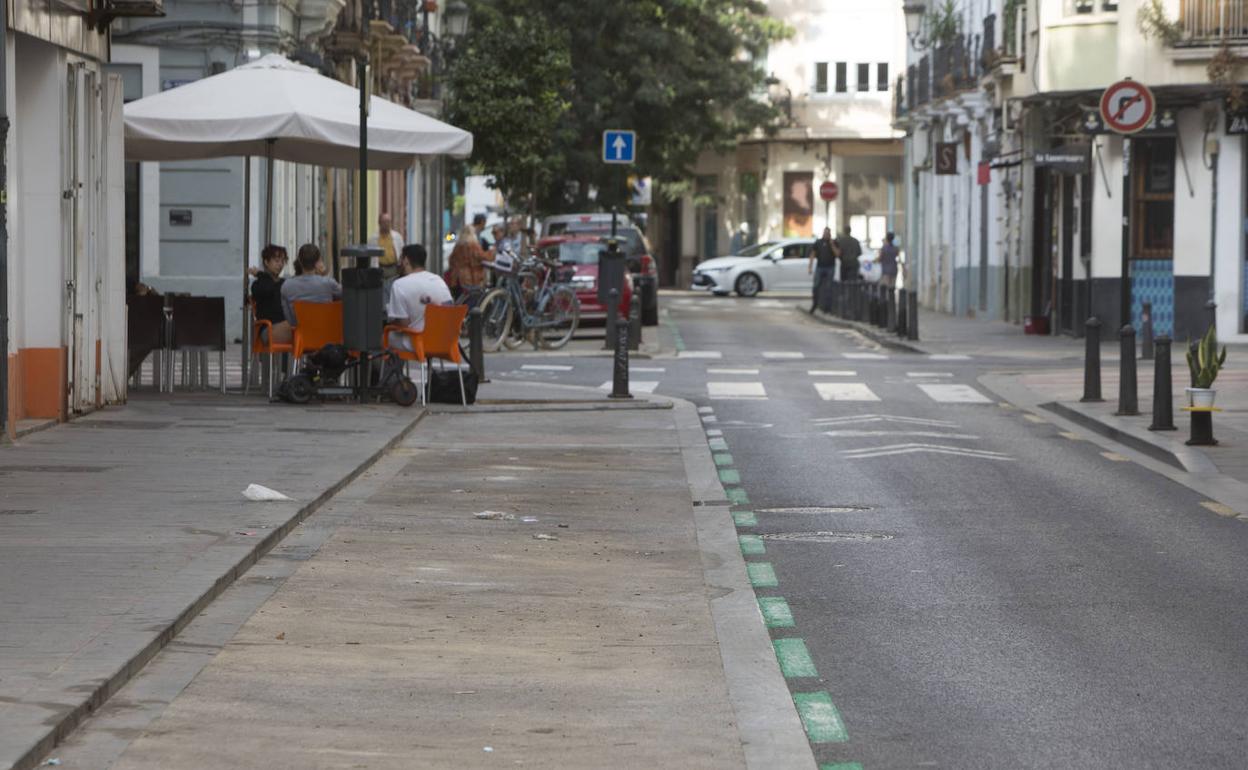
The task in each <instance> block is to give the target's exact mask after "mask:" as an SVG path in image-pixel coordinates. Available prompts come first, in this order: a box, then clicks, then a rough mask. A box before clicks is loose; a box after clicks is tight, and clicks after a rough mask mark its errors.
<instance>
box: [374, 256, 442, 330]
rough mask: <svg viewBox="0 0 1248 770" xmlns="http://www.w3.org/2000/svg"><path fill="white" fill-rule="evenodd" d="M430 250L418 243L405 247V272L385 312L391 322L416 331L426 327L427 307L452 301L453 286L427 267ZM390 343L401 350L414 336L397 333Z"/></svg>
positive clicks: (398, 280)
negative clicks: (450, 286) (451, 287)
mask: <svg viewBox="0 0 1248 770" xmlns="http://www.w3.org/2000/svg"><path fill="white" fill-rule="evenodd" d="M428 261H429V254H428V252H426V251H425V247H424V246H421V245H420V244H419V243H409V244H408V245H406V246H404V247H403V251H402V258H401V259H400V261H399V270H400V271H402V273H403V275H402V276H401V277H400V278H398V279H396V280H395V282H394V286H393V287H392V289H391V292H390V304H389V305H388V306H387V307H386V315H387V316H388V317H389V318H390V323H392V324H396V325H398V326H405V327H407V328H408V329H412V330H413V331H418V332H422V331H424V330H425V307H426V306H428V305H450V304H452V303H453V302H454V300H453V299H451V290H450V289H449V288H448V287H447V285H446V281H444V280H442V276H440V275H438V274H437V273H431V272H429V271H428V270H426V269H425V264H426V263H427V262H428ZM390 346H391V347H394V348H398V349H400V350H409V351H410V350H411V349H412V338H411V337H410V336H408V335H406V334H394V335H393V336H392V337H391V339H390Z"/></svg>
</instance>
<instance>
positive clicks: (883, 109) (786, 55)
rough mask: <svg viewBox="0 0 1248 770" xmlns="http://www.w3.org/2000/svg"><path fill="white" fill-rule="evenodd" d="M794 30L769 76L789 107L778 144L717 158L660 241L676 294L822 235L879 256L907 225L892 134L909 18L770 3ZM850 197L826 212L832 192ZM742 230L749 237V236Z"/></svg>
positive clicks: (842, 2) (845, 3) (864, 1)
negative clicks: (851, 237) (712, 274)
mask: <svg viewBox="0 0 1248 770" xmlns="http://www.w3.org/2000/svg"><path fill="white" fill-rule="evenodd" d="M767 5H768V10H769V12H770V14H771V15H772V16H774V17H775V18H777V19H780V20H781V21H784V22H786V23H788V24H789V25H790V26H792V27H793V28H794V30H795V34H794V36H793V37H791V38H789V39H788V40H784V41H781V42H778V43H775V44H773V45H772V47H771V50H770V51H769V52H768V56H767V61H766V62H765V64H764V65H763V66H765V67H766V71H767V73H768V75H769V76H770V78H771V79H772V83H771V85H770V88H769V93H768V94H767V98H771V99H772V100H773V102H775V103H776V104H778V105H782V106H783V108H784V112H785V118H784V120H783V124H782V125H781V126H779V127H778V128H777V129H776V130H775V131H774V133H771V134H768V133H766V132H761V131H760V132H758V133H757V134H756V135H754V136H750V137H744V138H742V139H741V141H740V142H738V144H737V146H736V148H735V150H733V151H731V152H728V153H724V154H719V153H706V154H704V155H703V157H702V158H700V159H699V162H698V164H697V166H696V169H695V179H694V180H693V181H694V184H693V191H692V192H691V193H690V194H689V195H687V196H685V197H684V198H683V199H682V200H681V201H678V202H677V203H676V204H674V205H673V206H671V207H669V208H668V209H667V210H666V211H665V212H664V214H665V216H664V217H663V221H664V225H663V226H662V227H661V228H660V232H659V233H658V238H659V244H660V249H659V251H660V252H661V253H664V254H666V255H669V256H670V255H673V254H678V255H680V260H679V263H677V262H676V261H675V260H668V261H667V263H666V264H663V265H661V272H662V275H661V277H662V278H663V279H664V281H665V282H666V283H675V284H678V285H687V284H688V279H689V276H690V274H691V271H692V268H693V265H694V264H696V263H697V262H699V261H701V260H704V259H709V258H712V257H716V256H720V255H722V254H727V253H730V251H732V250H733V248H734V247H736V246H739V245H741V244H742V243H744V244H749V243H754V242H757V241H762V240H774V239H777V238H783V237H794V236H807V235H812V234H813V235H818V234H819V233H820V232H822V230H823V228H824V227H825V226H830V227H832V229H833V230H834V231H839V230H840V229H841V228H843V227H846V226H849V227H851V228H852V229H853V231H854V234H855V236H857V237H858V238H859V239H860V240H862V241H863V244H864V245H870V246H872V247H876V246H878V245H879V244H880V242H881V241H882V240H883V237H884V235H885V233H886V232H887V231H890V230H901V229H902V228H904V222H905V214H904V212H905V203H904V191H903V187H902V174H901V168H902V163H901V154H902V142H901V137H902V134H901V132H899V131H897V130H895V129H894V128H893V127H892V125H891V123H892V109H893V99H894V95H895V93H894V90H895V86H896V82H897V76H898V74H899V73H900V71H901V69H902V66H903V63H904V61H905V50H904V45H905V43H904V29H905V26H904V19H903V15H902V13H901V7H900V5H898V4H895V3H891V2H880V1H879V0H822V1H819V0H770V2H768V4H767ZM828 181H831V182H835V183H836V184H837V185H838V186H839V197H838V199H837V200H836V201H835V202H833V203H830V204H826V205H825V204H824V202H823V201H821V200H820V199H819V194H818V190H819V187H820V185H821V184H823V183H824V182H828ZM742 226H744V227H745V228H746V229H745V232H744V233H742Z"/></svg>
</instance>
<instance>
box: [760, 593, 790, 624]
mask: <svg viewBox="0 0 1248 770" xmlns="http://www.w3.org/2000/svg"><path fill="white" fill-rule="evenodd" d="M758 608H759V609H760V610H762V612H763V622H764V623H766V624H767V627H768V628H792V627H793V626H794V625H795V624H794V622H793V610H791V609H789V603H788V602H787V601H785V600H784V598H783V597H780V596H760V597H759V598H758Z"/></svg>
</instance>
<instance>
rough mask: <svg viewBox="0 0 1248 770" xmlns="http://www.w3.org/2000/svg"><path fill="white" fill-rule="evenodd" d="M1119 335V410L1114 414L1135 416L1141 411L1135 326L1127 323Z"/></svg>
mask: <svg viewBox="0 0 1248 770" xmlns="http://www.w3.org/2000/svg"><path fill="white" fill-rule="evenodd" d="M1118 336H1119V340H1120V346H1119V350H1120V354H1119V364H1118V411H1117V412H1114V414H1116V415H1118V416H1119V417H1133V416H1135V415H1137V414H1139V413H1140V399H1139V395H1138V389H1137V387H1136V381H1135V327H1133V326H1132V325H1131V324H1127V325H1126V326H1124V327H1122V329H1121V330H1120V331H1119V332H1118Z"/></svg>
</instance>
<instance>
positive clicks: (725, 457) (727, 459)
mask: <svg viewBox="0 0 1248 770" xmlns="http://www.w3.org/2000/svg"><path fill="white" fill-rule="evenodd" d="M712 456H713V457H714V458H715V464H716V465H719V466H721V467H722V466H725V465H732V455H730V454H728V453H727V452H716V453H715V454H714V455H712Z"/></svg>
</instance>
